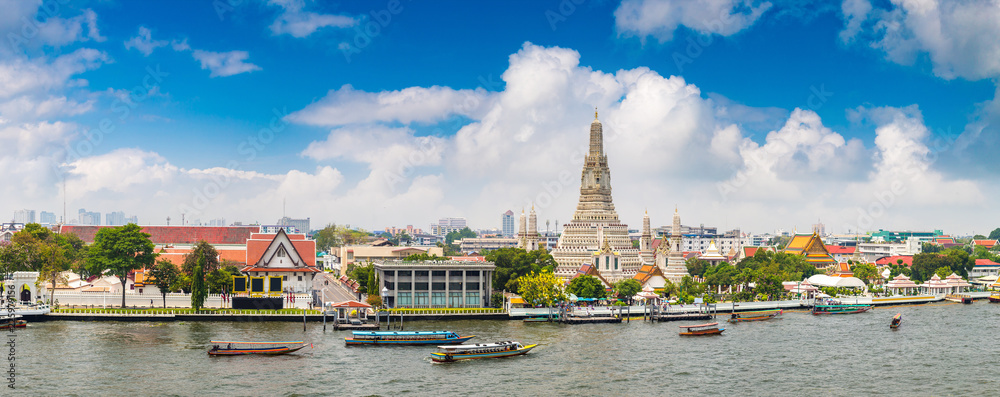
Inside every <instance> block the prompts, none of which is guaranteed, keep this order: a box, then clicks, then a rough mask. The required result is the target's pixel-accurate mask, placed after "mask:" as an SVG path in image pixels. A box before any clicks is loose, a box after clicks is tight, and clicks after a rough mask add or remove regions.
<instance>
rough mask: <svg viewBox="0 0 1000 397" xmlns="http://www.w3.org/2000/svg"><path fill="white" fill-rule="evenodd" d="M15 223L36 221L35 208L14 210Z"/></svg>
mask: <svg viewBox="0 0 1000 397" xmlns="http://www.w3.org/2000/svg"><path fill="white" fill-rule="evenodd" d="M14 223H25V224H27V223H35V210H27V209H25V210H17V211H14Z"/></svg>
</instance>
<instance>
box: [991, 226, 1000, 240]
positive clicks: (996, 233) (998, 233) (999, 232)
mask: <svg viewBox="0 0 1000 397" xmlns="http://www.w3.org/2000/svg"><path fill="white" fill-rule="evenodd" d="M989 239H990V240H998V239H1000V227H998V228H996V229H993V231H992V232H990V236H989Z"/></svg>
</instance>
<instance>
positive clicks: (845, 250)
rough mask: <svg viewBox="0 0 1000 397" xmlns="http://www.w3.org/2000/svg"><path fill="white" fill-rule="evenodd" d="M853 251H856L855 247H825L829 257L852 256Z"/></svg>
mask: <svg viewBox="0 0 1000 397" xmlns="http://www.w3.org/2000/svg"><path fill="white" fill-rule="evenodd" d="M855 249H857V248H856V247H841V246H839V245H828V246H826V250H827V252H829V253H830V255H836V254H853V253H854V250H855Z"/></svg>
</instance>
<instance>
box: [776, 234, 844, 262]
mask: <svg viewBox="0 0 1000 397" xmlns="http://www.w3.org/2000/svg"><path fill="white" fill-rule="evenodd" d="M782 252H786V253H792V254H798V255H802V256H804V257H805V259H806V263H809V264H810V265H813V266H815V267H816V268H817V269H825V268H827V267H829V266H831V265H833V264H835V263H837V262H836V261H834V260H833V256H832V255H830V252H829V251H827V250H826V245H824V244H823V239H821V238H820V237H819V235H818V234H816V233H813V234H796V235H795V236H794V237H792V240H791V241H789V242H788V245H787V246H785V249H784V250H783V251H782Z"/></svg>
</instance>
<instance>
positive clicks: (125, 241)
mask: <svg viewBox="0 0 1000 397" xmlns="http://www.w3.org/2000/svg"><path fill="white" fill-rule="evenodd" d="M154 248H155V245H153V242H152V241H150V240H149V233H143V232H142V228H140V227H139V226H138V225H136V224H134V223H130V224H128V225H125V226H121V227H109V228H102V229H100V230H98V231H97V234H96V235H95V236H94V243H93V244H91V245H90V249H89V250H90V251H89V253H88V255H87V269H88V270H89V271H90V272H91V274H101V273H104V272H108V273H110V274H111V275H114V276H115V277H118V279H119V280H120V281H121V284H122V307H125V284H126V281H127V280H128V274H129V272H131V271H133V270H138V269H141V268H143V267H147V266H152V265H153V261H155V260H156V255H157V254H156V253H155V252H153V250H154Z"/></svg>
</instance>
